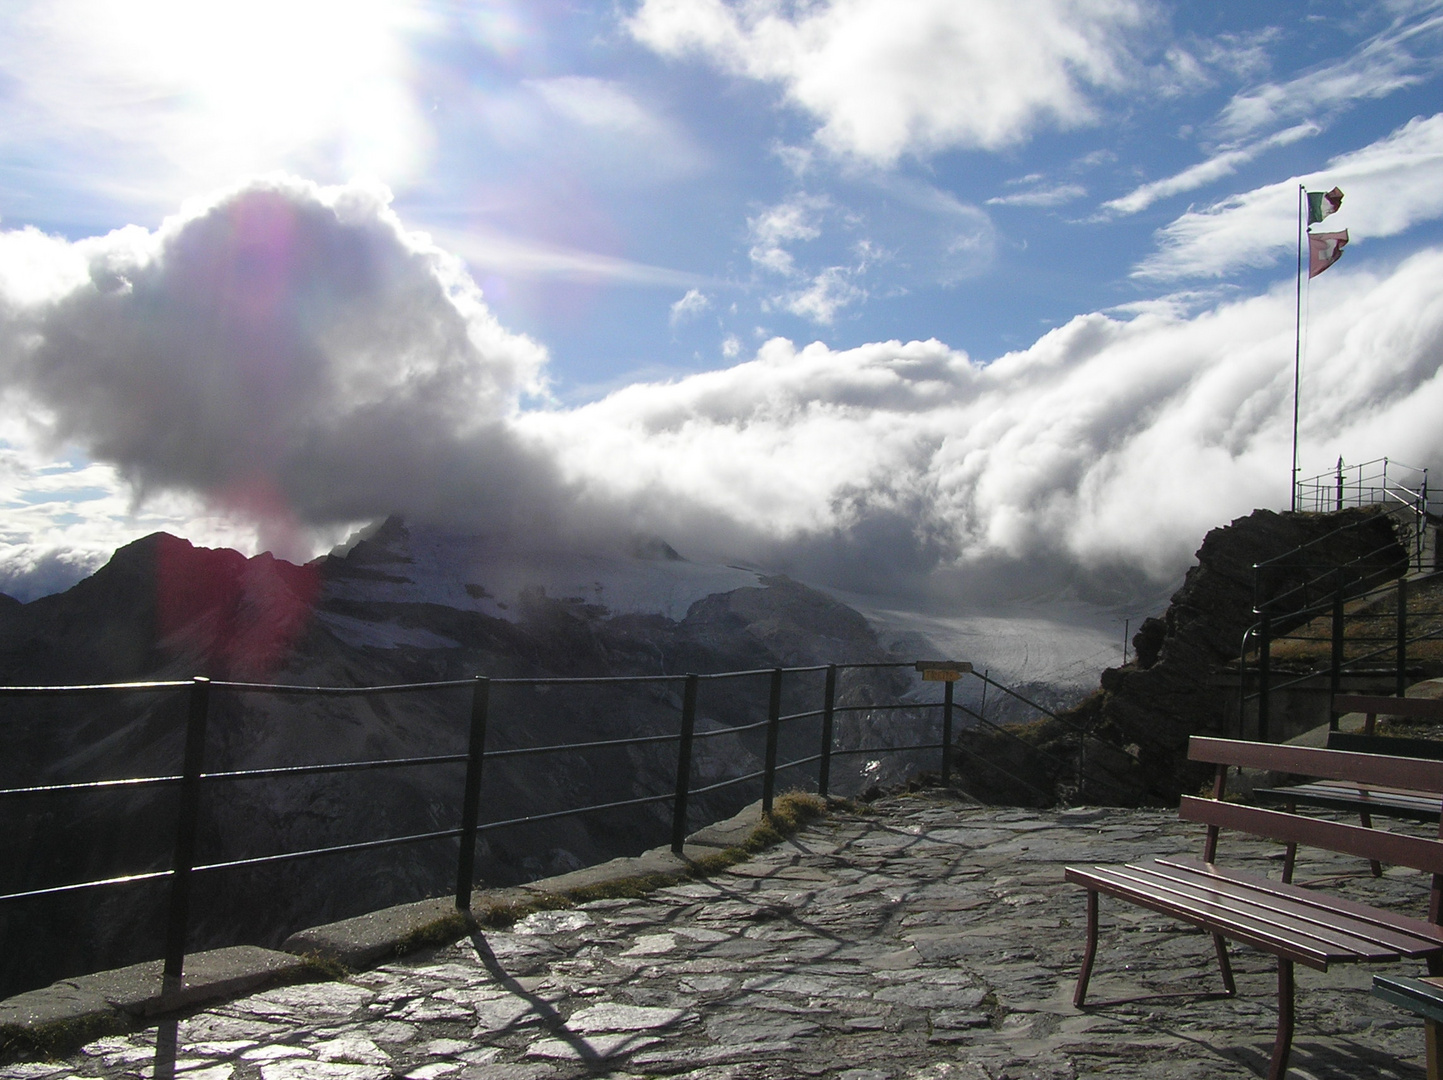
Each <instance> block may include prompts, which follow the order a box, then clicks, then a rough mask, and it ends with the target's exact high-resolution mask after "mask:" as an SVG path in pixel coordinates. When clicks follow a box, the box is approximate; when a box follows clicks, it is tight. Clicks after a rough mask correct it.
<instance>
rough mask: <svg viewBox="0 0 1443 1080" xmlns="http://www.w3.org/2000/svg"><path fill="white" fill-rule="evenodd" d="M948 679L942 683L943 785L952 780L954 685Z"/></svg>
mask: <svg viewBox="0 0 1443 1080" xmlns="http://www.w3.org/2000/svg"><path fill="white" fill-rule="evenodd" d="M953 685H954V684H953V682H952V680H951V679H948V680H947V681H946V682H944V683H943V684H942V786H943V787H946V786H947V785H948V784H950V783H951V782H952V687H953Z"/></svg>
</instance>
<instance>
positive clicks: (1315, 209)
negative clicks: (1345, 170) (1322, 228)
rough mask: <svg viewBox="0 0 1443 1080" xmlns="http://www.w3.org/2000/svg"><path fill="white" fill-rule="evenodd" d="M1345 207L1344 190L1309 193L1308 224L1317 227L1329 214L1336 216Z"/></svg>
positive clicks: (1335, 189) (1336, 189)
mask: <svg viewBox="0 0 1443 1080" xmlns="http://www.w3.org/2000/svg"><path fill="white" fill-rule="evenodd" d="M1342 205H1343V189H1342V188H1334V189H1333V190H1332V191H1310V192H1308V224H1309V225H1316V224H1317V223H1318V222H1320V221H1322V220H1323V219H1324V218H1325V217H1327V216H1328V215H1329V214H1336V213H1337V212H1338V207H1340V206H1342Z"/></svg>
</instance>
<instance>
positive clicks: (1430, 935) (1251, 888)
mask: <svg viewBox="0 0 1443 1080" xmlns="http://www.w3.org/2000/svg"><path fill="white" fill-rule="evenodd" d="M1148 869H1149V871H1151V872H1153V873H1156V874H1157V875H1158V876H1159V877H1160V878H1166V879H1169V880H1173V881H1176V882H1178V883H1179V885H1180V886H1182V887H1185V888H1188V889H1194V890H1198V891H1199V892H1202V893H1210V892H1211V893H1217V894H1218V895H1224V896H1226V897H1228V899H1229V900H1230V901H1234V902H1236V903H1238V904H1240V905H1243V906H1244V907H1246V908H1247V909H1248V910H1251V909H1253V908H1258V909H1259V913H1258V914H1257V917H1258V918H1259V919H1260V920H1262V921H1265V922H1266V921H1272V920H1273V919H1278V920H1280V921H1279V922H1278V924H1277V925H1279V926H1283V927H1287V928H1290V929H1295V930H1297V931H1298V932H1299V933H1304V934H1315V935H1316V936H1318V937H1319V940H1322V941H1334V942H1336V943H1337V944H1339V945H1340V946H1342V947H1345V948H1349V949H1352V950H1353V951H1355V952H1357V953H1359V954H1360V955H1364V956H1371V955H1373V951H1372V950H1374V949H1381V950H1382V952H1379V953H1377V956H1378V957H1379V958H1380V959H1381V958H1383V957H1385V956H1416V955H1420V954H1422V953H1427V952H1432V951H1434V950H1436V949H1438V948H1439V947H1440V946H1443V934H1440V933H1439V932H1438V931H1437V930H1436V929H1435V930H1433V931H1432V932H1427V933H1421V934H1420V933H1417V932H1414V931H1412V930H1410V929H1409V928H1407V927H1404V926H1399V925H1398V923H1397V921H1396V920H1395V918H1394V917H1393V915H1392V914H1391V913H1390V912H1384V911H1380V910H1377V909H1371V908H1367V907H1364V908H1363V910H1362V911H1344V910H1342V909H1341V908H1340V907H1338V906H1337V905H1334V904H1331V903H1326V902H1325V903H1319V902H1318V898H1319V897H1320V896H1321V897H1322V898H1323V900H1324V901H1328V900H1331V899H1332V897H1330V896H1327V895H1325V894H1321V893H1318V892H1312V895H1311V896H1309V897H1304V898H1298V897H1293V896H1286V895H1283V896H1280V895H1278V893H1277V892H1276V891H1275V890H1273V889H1271V888H1269V886H1271V885H1274V884H1280V883H1277V882H1271V881H1269V880H1268V879H1267V878H1255V877H1253V876H1252V875H1249V874H1227V875H1224V874H1219V873H1217V872H1216V870H1215V869H1214V872H1213V873H1199V872H1197V871H1195V870H1192V869H1189V868H1186V867H1180V866H1176V865H1171V864H1169V863H1168V862H1166V861H1165V860H1162V859H1156V860H1154V861H1153V863H1152V864H1149V866H1148ZM1320 927H1321V928H1324V929H1323V930H1321V931H1320V930H1319V929H1318V928H1320Z"/></svg>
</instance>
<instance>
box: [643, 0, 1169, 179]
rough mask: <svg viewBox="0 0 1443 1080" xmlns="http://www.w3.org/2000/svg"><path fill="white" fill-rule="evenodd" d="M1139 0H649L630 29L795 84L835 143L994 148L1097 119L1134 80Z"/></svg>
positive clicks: (723, 64)
mask: <svg viewBox="0 0 1443 1080" xmlns="http://www.w3.org/2000/svg"><path fill="white" fill-rule="evenodd" d="M1149 13H1150V5H1148V4H1145V3H1142V2H1140V0H970V2H968V3H965V4H959V3H956V2H954V0H925V2H920V3H910V4H905V5H898V4H894V3H889V2H887V0H839V2H835V3H827V4H807V5H796V6H793V5H787V4H780V3H775V2H762V3H746V4H728V3H725V2H723V0H644V2H643V3H642V4H641V6H640V8H639V9H638V10H637V12H636V14H635V15H634V16H633V17H632V18H631V20H630V22H629V24H628V25H629V27H630V30H631V33H632V35H633V36H634V37H635V38H636V39H637V40H638V41H640V42H641V43H642V44H644V45H646V46H648V47H649V48H651V49H653V50H655V51H656V52H657V53H659V54H661V55H662V56H667V57H681V56H686V55H690V54H698V55H700V56H702V57H704V58H705V59H707V60H710V61H711V62H712V63H714V64H716V65H717V66H718V67H720V68H722V69H723V70H726V71H730V72H734V73H736V74H738V75H744V76H747V77H749V78H753V79H759V80H763V81H766V82H773V83H778V84H780V85H781V86H782V87H784V88H785V91H786V95H787V98H788V99H789V100H790V101H791V102H792V103H793V104H795V105H798V106H800V107H801V108H802V109H804V110H805V111H807V112H808V113H810V114H812V115H813V116H814V117H816V118H817V119H818V120H819V121H820V122H821V127H820V128H819V129H818V131H817V134H816V137H817V139H818V141H819V142H820V143H821V144H822V145H823V146H825V147H827V148H828V149H830V150H833V151H835V152H837V153H840V154H845V155H852V156H856V157H859V158H862V159H864V160H867V161H871V162H875V163H878V164H890V163H892V162H895V161H896V160H897V159H898V158H900V157H901V156H902V155H903V154H906V153H919V154H920V153H929V152H932V151H936V150H943V149H948V148H952V147H967V148H981V149H988V150H993V149H998V148H1001V147H1004V146H1008V145H1010V144H1014V143H1017V142H1019V141H1021V140H1022V139H1024V138H1026V137H1027V136H1028V135H1029V134H1030V133H1031V132H1032V131H1034V130H1035V129H1037V128H1039V127H1042V126H1045V125H1052V126H1057V127H1062V128H1068V127H1075V126H1078V125H1081V124H1086V123H1090V122H1092V121H1093V120H1094V119H1095V109H1094V105H1093V102H1092V100H1091V94H1092V93H1093V92H1094V91H1097V90H1099V89H1112V88H1116V87H1118V86H1120V85H1122V83H1123V82H1124V72H1125V70H1126V69H1127V68H1128V67H1129V66H1130V64H1131V62H1132V61H1131V57H1130V56H1129V53H1128V43H1127V42H1128V36H1129V34H1130V33H1131V32H1132V31H1134V30H1136V29H1138V28H1139V27H1141V26H1142V25H1143V24H1144V23H1145V22H1146V21H1147V20H1148V18H1149V17H1150V15H1149Z"/></svg>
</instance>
